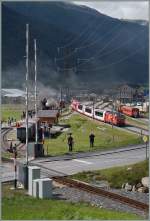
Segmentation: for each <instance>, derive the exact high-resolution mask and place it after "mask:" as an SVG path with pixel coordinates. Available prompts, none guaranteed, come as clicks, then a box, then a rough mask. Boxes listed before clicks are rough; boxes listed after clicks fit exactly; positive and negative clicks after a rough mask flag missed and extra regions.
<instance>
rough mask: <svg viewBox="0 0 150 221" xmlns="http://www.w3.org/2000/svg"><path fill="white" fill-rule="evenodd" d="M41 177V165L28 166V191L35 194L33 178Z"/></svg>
mask: <svg viewBox="0 0 150 221" xmlns="http://www.w3.org/2000/svg"><path fill="white" fill-rule="evenodd" d="M39 178H40V167H37V166H29V167H28V193H29V195H31V196H32V195H33V180H35V179H39Z"/></svg>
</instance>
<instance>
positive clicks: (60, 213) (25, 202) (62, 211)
mask: <svg viewBox="0 0 150 221" xmlns="http://www.w3.org/2000/svg"><path fill="white" fill-rule="evenodd" d="M2 194H3V198H2V219H3V220H93V219H96V220H137V219H139V220H141V219H142V218H141V217H140V216H138V215H135V214H130V213H125V212H118V211H113V210H108V209H103V208H97V207H94V206H90V205H89V204H86V203H82V202H81V203H70V202H65V201H64V200H55V199H53V200H41V199H35V198H32V197H30V196H28V195H26V194H25V192H24V191H23V190H10V186H9V185H6V184H5V185H3V187H2Z"/></svg>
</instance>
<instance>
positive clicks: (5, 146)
mask: <svg viewBox="0 0 150 221" xmlns="http://www.w3.org/2000/svg"><path fill="white" fill-rule="evenodd" d="M11 130H12V128H2V131H1V140H2V142H1V145H2V151H3V152H7V151H8V150H7V149H9V142H8V140H7V139H6V136H7V134H8V133H9V132H10V131H11ZM12 142H13V141H12ZM24 146H25V144H23V143H18V144H17V145H16V147H17V151H18V152H21V151H22V149H23V147H24ZM2 159H3V160H5V161H7V158H3V157H2ZM10 160H11V159H8V161H10Z"/></svg>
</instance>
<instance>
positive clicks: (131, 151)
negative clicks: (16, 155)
mask: <svg viewBox="0 0 150 221" xmlns="http://www.w3.org/2000/svg"><path fill="white" fill-rule="evenodd" d="M147 154H149V153H148V151H147ZM145 158H146V148H145V146H143V145H139V146H137V147H136V146H134V147H129V148H121V149H118V150H109V151H101V152H100V151H99V152H87V153H77V154H68V155H67V154H66V155H64V156H58V157H47V158H38V159H36V160H32V161H30V163H29V164H32V165H37V166H39V167H41V172H42V173H41V175H42V177H47V176H58V175H62V176H63V175H72V174H75V173H78V172H82V171H92V170H98V169H105V168H111V167H115V166H123V165H129V164H134V163H137V162H139V161H142V160H145ZM21 161H23V159H21ZM0 169H1V174H2V176H1V181H2V182H3V181H9V180H13V179H14V166H13V163H3V164H2V165H1V167H0Z"/></svg>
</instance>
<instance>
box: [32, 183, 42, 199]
mask: <svg viewBox="0 0 150 221" xmlns="http://www.w3.org/2000/svg"><path fill="white" fill-rule="evenodd" d="M39 180H40V179H36V180H33V196H34V197H37V198H38V197H39Z"/></svg>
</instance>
